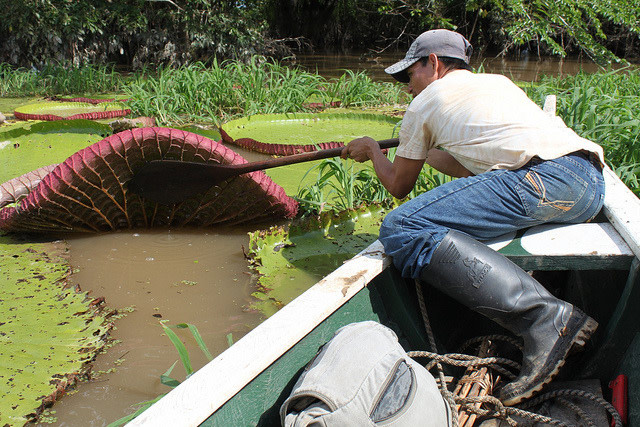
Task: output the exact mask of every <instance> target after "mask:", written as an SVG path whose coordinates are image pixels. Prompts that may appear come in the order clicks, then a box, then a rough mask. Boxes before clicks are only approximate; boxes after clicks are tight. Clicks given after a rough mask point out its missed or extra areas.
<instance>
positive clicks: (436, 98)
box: [396, 70, 604, 175]
mask: <svg viewBox="0 0 640 427" xmlns="http://www.w3.org/2000/svg"><path fill="white" fill-rule="evenodd" d="M399 136H400V145H399V146H398V149H397V151H396V155H398V156H401V157H405V158H408V159H414V160H422V159H426V158H427V152H428V151H429V150H430V149H432V148H435V147H440V148H443V149H445V150H446V151H447V152H449V153H450V154H451V155H452V156H453V157H454V158H455V159H456V160H458V161H459V162H460V163H461V164H462V165H463V166H464V167H466V168H467V169H468V170H469V171H471V172H472V173H474V174H476V175H478V174H480V173H483V172H486V171H488V170H491V169H512V170H513V169H517V168H519V167H521V166H523V165H525V164H526V163H527V162H529V160H531V158H532V157H534V156H538V157H540V158H541V159H545V160H549V159H555V158H558V157H561V156H564V155H566V154H569V153H572V152H574V151H579V150H586V151H589V152H592V153H595V154H596V155H597V156H598V158H599V159H600V162H601V163H602V164H604V155H603V150H602V147H600V146H599V145H597V144H595V143H593V142H591V141H589V140H587V139H584V138H582V137H580V136H578V135H577V134H576V133H575V132H574V131H573V130H571V129H570V128H568V127H567V126H566V125H565V124H564V122H563V121H562V119H560V118H559V117H555V116H551V115H549V114H547V113H545V112H544V111H542V109H541V108H540V107H538V106H537V105H536V104H535V103H534V102H533V101H531V100H530V99H529V98H528V97H527V95H526V94H525V93H524V91H523V90H522V89H520V88H519V87H518V86H516V85H515V84H514V83H513V82H512V81H511V80H509V79H508V78H507V77H504V76H501V75H497V74H474V73H472V72H470V71H466V70H455V71H451V72H449V73H448V74H446V75H445V76H444V77H443V78H441V79H438V80H436V81H434V82H433V83H431V84H430V85H429V86H427V87H426V88H425V89H424V90H423V91H422V92H421V93H420V94H419V95H418V96H417V97H415V98H414V100H413V101H412V102H411V104H410V105H409V108H408V109H407V112H406V113H405V115H404V118H403V120H402V126H401V128H400V135H399Z"/></svg>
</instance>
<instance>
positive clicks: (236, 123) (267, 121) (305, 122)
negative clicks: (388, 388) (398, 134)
mask: <svg viewBox="0 0 640 427" xmlns="http://www.w3.org/2000/svg"><path fill="white" fill-rule="evenodd" d="M398 121H399V119H398V118H396V117H390V116H386V115H383V114H374V113H356V112H346V113H337V112H332V113H316V114H312V113H296V114H265V115H256V116H250V117H245V118H242V119H238V120H233V121H230V122H228V123H226V124H224V125H223V126H222V127H221V130H220V133H221V134H222V138H223V141H224V142H225V143H230V144H235V145H238V146H241V147H243V148H246V149H248V150H253V151H257V152H260V153H265V154H277V155H289V154H295V153H301V152H305V151H315V150H316V149H317V148H320V149H327V148H335V147H340V146H342V145H344V144H345V143H347V142H349V141H351V140H352V139H354V138H357V137H361V136H365V135H366V136H370V137H372V138H374V139H386V138H390V137H391V134H392V133H393V129H394V127H395V125H396V124H397V123H398Z"/></svg>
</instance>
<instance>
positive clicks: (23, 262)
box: [0, 236, 113, 426]
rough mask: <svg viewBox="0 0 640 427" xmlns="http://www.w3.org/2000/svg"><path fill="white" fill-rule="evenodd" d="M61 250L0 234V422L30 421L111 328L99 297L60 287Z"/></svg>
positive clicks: (80, 373)
mask: <svg viewBox="0 0 640 427" xmlns="http://www.w3.org/2000/svg"><path fill="white" fill-rule="evenodd" d="M66 250H67V247H66V245H65V244H64V242H61V241H56V242H49V241H40V242H35V241H33V240H26V239H25V238H24V237H15V236H0V265H1V266H2V268H0V283H2V286H0V313H2V319H0V338H1V340H0V342H2V345H0V360H2V363H0V383H2V387H0V425H3V426H4V425H24V424H25V423H27V422H28V421H34V420H36V419H37V418H38V415H39V414H40V412H41V411H42V410H43V409H45V408H47V407H49V406H51V405H52V404H53V403H54V402H55V401H56V400H58V399H59V398H60V397H61V396H62V395H63V394H64V393H65V392H66V391H67V389H68V388H69V387H70V386H72V385H73V384H75V382H76V381H77V380H79V379H81V378H83V377H84V376H85V375H87V372H88V371H89V370H90V365H89V364H90V362H91V361H92V360H93V358H94V357H95V355H96V354H97V353H98V352H99V351H100V350H101V349H102V348H103V347H104V345H105V342H106V341H105V340H106V335H107V333H108V332H109V330H110V329H111V328H112V326H113V325H112V324H111V323H110V322H109V321H108V315H107V313H103V312H102V310H101V306H100V303H101V300H100V299H99V298H97V299H93V298H90V297H89V296H88V295H87V293H85V292H81V291H80V288H79V287H71V286H68V277H69V275H70V273H71V269H70V267H69V265H68V261H67V259H66Z"/></svg>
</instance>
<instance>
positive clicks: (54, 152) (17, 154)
mask: <svg viewBox="0 0 640 427" xmlns="http://www.w3.org/2000/svg"><path fill="white" fill-rule="evenodd" d="M110 134H111V128H110V127H109V125H107V124H105V123H99V122H96V121H93V120H57V121H53V122H34V121H25V122H23V121H20V122H16V123H12V124H9V125H5V126H3V127H1V128H0V164H2V167H1V168H0V183H3V182H5V181H8V180H11V179H13V178H16V177H18V176H21V175H23V174H26V173H28V172H31V171H33V170H35V169H38V168H41V167H43V166H48V165H51V164H52V163H55V164H57V163H60V162H62V161H64V160H65V159H66V158H67V157H69V156H71V155H72V154H74V153H75V152H77V151H78V150H81V149H83V148H85V147H87V146H89V145H91V144H93V143H95V142H98V141H100V140H101V139H104V138H106V137H107V136H109V135H110ZM0 207H1V206H0Z"/></svg>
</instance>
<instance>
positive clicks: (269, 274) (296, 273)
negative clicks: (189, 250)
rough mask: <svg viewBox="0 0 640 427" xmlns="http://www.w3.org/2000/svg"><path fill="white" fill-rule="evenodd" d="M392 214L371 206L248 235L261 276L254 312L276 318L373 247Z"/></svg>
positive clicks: (252, 261) (253, 264) (253, 259)
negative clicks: (305, 294) (315, 286)
mask: <svg viewBox="0 0 640 427" xmlns="http://www.w3.org/2000/svg"><path fill="white" fill-rule="evenodd" d="M388 211H389V209H388V208H385V207H383V206H380V205H372V206H368V207H361V208H358V209H355V210H347V211H342V212H340V213H338V214H324V215H322V216H320V217H319V218H307V219H303V220H299V221H298V222H295V223H293V224H291V225H290V226H289V228H288V229H286V228H285V227H283V226H278V227H271V228H270V229H268V230H259V231H256V232H253V233H249V254H248V256H249V259H250V260H251V264H252V266H253V267H254V269H255V270H256V272H257V273H258V274H259V277H258V289H259V290H258V291H257V292H255V293H254V294H253V296H254V297H256V298H257V300H258V301H257V302H255V303H254V304H252V307H251V308H253V309H256V310H259V311H261V312H262V313H264V314H265V315H267V316H269V315H271V314H273V313H275V312H276V311H277V310H278V309H280V308H281V307H282V306H284V305H285V304H287V303H288V302H290V301H291V300H293V299H294V298H296V297H297V296H298V295H300V294H301V293H303V292H304V291H306V290H307V289H308V288H309V287H311V286H312V285H313V284H315V283H316V282H318V281H319V280H320V279H322V277H324V276H326V275H327V274H329V273H330V272H331V271H333V270H335V269H336V268H338V267H339V266H340V265H342V263H343V262H344V261H346V260H348V259H349V258H352V257H353V256H354V255H356V254H357V253H358V252H360V251H362V250H363V249H365V248H366V247H367V246H368V245H370V244H371V243H373V242H374V241H375V240H376V239H377V238H378V230H379V228H380V224H381V223H382V219H383V218H384V216H385V215H386V213H387V212H388Z"/></svg>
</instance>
